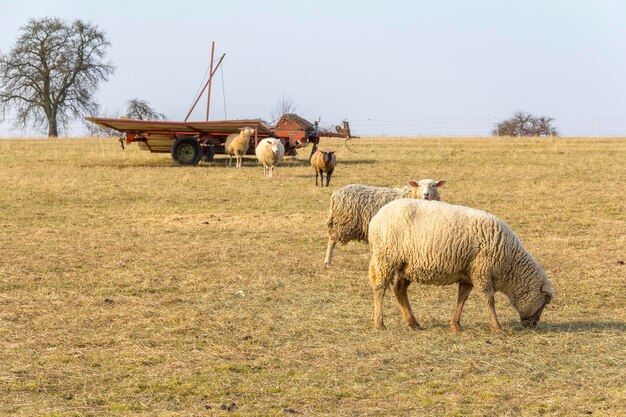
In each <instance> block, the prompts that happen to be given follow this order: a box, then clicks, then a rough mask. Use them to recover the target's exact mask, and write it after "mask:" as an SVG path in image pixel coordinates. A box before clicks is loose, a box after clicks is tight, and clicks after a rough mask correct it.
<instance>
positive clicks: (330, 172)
mask: <svg viewBox="0 0 626 417" xmlns="http://www.w3.org/2000/svg"><path fill="white" fill-rule="evenodd" d="M331 175H333V171H328V172H327V173H326V186H327V187H328V184H330V176H331Z"/></svg>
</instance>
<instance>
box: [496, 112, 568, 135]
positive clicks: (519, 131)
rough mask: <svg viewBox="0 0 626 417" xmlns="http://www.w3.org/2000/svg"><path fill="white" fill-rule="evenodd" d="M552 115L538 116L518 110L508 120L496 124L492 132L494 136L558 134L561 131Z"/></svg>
mask: <svg viewBox="0 0 626 417" xmlns="http://www.w3.org/2000/svg"><path fill="white" fill-rule="evenodd" d="M553 121H554V119H553V118H551V117H546V116H540V117H536V116H533V115H532V114H530V113H525V112H522V111H518V112H517V113H515V114H513V116H512V117H511V118H509V119H507V120H503V121H502V122H500V123H498V124H497V125H496V128H495V129H493V131H492V132H491V133H492V134H493V135H494V136H558V135H559V133H558V131H557V130H556V128H555V127H554V126H552V122H553Z"/></svg>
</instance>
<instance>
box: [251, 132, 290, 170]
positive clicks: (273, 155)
mask: <svg viewBox="0 0 626 417" xmlns="http://www.w3.org/2000/svg"><path fill="white" fill-rule="evenodd" d="M254 152H255V154H256V157H257V159H258V160H259V162H260V163H261V164H263V175H265V176H266V177H270V178H271V177H272V175H274V166H275V165H276V164H278V162H280V160H281V159H283V156H284V155H285V145H283V143H282V142H281V141H280V139H276V138H266V139H263V140H262V141H261V142H259V145H258V146H257V147H256V149H255V150H254Z"/></svg>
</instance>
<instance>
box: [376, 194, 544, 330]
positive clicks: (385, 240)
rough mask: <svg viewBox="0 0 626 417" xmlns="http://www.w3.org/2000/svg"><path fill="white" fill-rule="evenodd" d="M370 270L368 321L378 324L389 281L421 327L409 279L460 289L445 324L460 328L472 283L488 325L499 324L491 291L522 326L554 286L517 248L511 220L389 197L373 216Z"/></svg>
mask: <svg viewBox="0 0 626 417" xmlns="http://www.w3.org/2000/svg"><path fill="white" fill-rule="evenodd" d="M368 239H369V241H370V245H371V248H372V257H371V260H370V265H369V277H370V282H371V285H372V289H373V291H374V324H375V326H376V327H377V328H378V329H380V330H384V329H385V325H384V323H383V313H382V302H383V296H384V294H385V290H386V289H387V287H388V286H389V284H390V283H391V282H392V281H394V277H395V283H394V292H395V294H396V298H397V299H398V302H399V304H400V308H401V310H402V314H403V316H404V319H405V321H406V322H407V323H408V325H409V327H411V328H412V329H415V330H417V329H420V325H419V323H418V322H417V320H416V319H415V316H414V315H413V311H412V310H411V305H410V303H409V299H408V296H407V288H408V286H409V285H410V284H411V282H418V283H420V284H430V285H450V284H455V283H458V285H459V294H458V301H457V305H456V308H455V310H454V313H453V316H452V320H451V322H450V326H451V328H452V330H453V331H460V330H461V313H462V311H463V305H464V303H465V300H466V299H467V297H468V295H469V294H470V292H471V291H472V288H474V286H476V288H477V289H478V290H479V291H480V292H481V294H482V295H483V297H484V299H485V301H486V302H487V306H488V310H489V315H490V324H491V328H492V329H493V331H494V332H500V331H501V329H502V328H501V327H500V323H499V322H498V317H497V316H496V310H495V301H494V293H495V292H496V291H499V292H502V293H504V294H505V295H506V296H507V297H508V299H509V302H510V303H511V304H512V305H513V307H514V308H515V309H516V310H517V311H518V313H519V316H520V320H521V323H522V325H523V326H524V327H530V328H532V327H535V325H536V324H537V322H538V321H539V318H540V317H541V313H542V311H543V309H544V307H545V306H546V305H547V304H548V303H549V302H550V301H551V300H552V297H553V295H554V290H553V289H552V284H551V282H550V280H549V279H548V276H547V274H546V273H545V272H544V270H543V269H542V268H541V266H539V264H538V263H537V262H536V261H535V259H534V258H533V257H532V256H531V255H530V254H529V253H528V252H527V251H526V249H524V246H523V245H522V243H521V241H520V240H519V238H518V237H517V236H516V235H515V233H513V231H512V230H511V229H510V227H509V226H508V225H507V224H506V223H505V222H503V221H502V220H500V219H498V218H497V217H496V216H494V215H492V214H489V213H487V212H484V211H481V210H476V209H472V208H468V207H463V206H454V205H451V204H446V203H441V202H436V201H432V202H430V201H429V202H426V201H422V200H413V199H406V198H405V199H399V200H396V201H392V202H391V203H389V204H387V205H386V206H384V207H383V208H381V209H380V211H379V212H378V213H376V215H375V216H374V217H373V218H372V221H371V222H370V226H369V234H368Z"/></svg>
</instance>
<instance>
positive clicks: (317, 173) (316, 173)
mask: <svg viewBox="0 0 626 417" xmlns="http://www.w3.org/2000/svg"><path fill="white" fill-rule="evenodd" d="M318 176H319V172H317V169H316V170H315V186H316V187H317V177H318Z"/></svg>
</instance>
